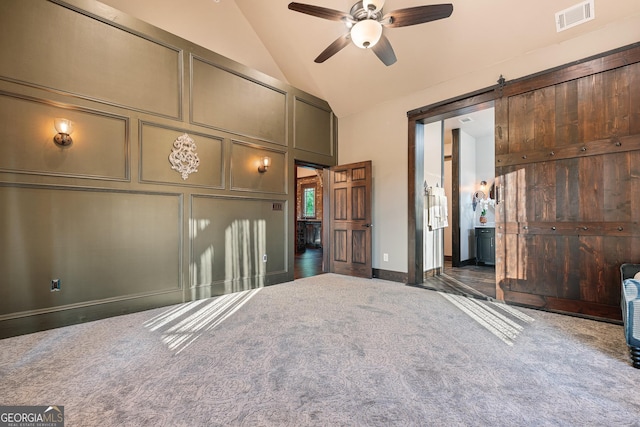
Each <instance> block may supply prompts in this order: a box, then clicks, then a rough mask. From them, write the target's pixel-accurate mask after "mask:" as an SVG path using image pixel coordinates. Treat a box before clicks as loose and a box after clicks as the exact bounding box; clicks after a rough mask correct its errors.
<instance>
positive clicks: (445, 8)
mask: <svg viewBox="0 0 640 427" xmlns="http://www.w3.org/2000/svg"><path fill="white" fill-rule="evenodd" d="M383 6H384V0H360V1H358V2H357V3H356V4H354V5H353V6H352V7H351V10H350V11H349V13H346V12H340V11H338V10H334V9H328V8H326V7H320V6H313V5H310V4H304V3H296V2H292V3H289V9H291V10H293V11H296V12H300V13H306V14H307V15H312V16H317V17H318V18H323V19H329V20H332V21H342V22H343V23H344V24H345V25H346V27H347V29H348V30H349V31H348V32H347V33H346V34H344V35H342V36H340V37H339V38H338V39H337V40H336V41H334V42H333V43H331V44H330V45H329V46H328V47H327V48H326V49H325V50H323V51H322V53H320V55H318V57H317V58H316V59H315V62H317V63H321V62H324V61H326V60H327V59H329V58H331V57H332V56H333V55H335V54H336V53H338V52H339V51H340V50H342V49H343V48H345V47H346V46H347V45H348V44H349V42H350V41H351V42H353V44H355V45H356V46H358V47H360V48H363V49H371V50H373V52H374V53H375V54H376V56H377V57H378V58H379V59H380V60H381V61H382V62H383V63H384V64H385V65H387V66H389V65H391V64H394V63H395V62H396V54H395V52H394V51H393V48H392V47H391V43H389V39H387V37H385V35H384V34H382V29H383V27H386V28H395V27H407V26H409V25H417V24H422V23H425V22H430V21H435V20H437V19H443V18H448V17H449V16H451V13H453V5H452V4H450V3H448V4H434V5H428V6H417V7H409V8H406V9H398V10H394V11H392V12H389V13H386V14H383V12H382V7H383Z"/></svg>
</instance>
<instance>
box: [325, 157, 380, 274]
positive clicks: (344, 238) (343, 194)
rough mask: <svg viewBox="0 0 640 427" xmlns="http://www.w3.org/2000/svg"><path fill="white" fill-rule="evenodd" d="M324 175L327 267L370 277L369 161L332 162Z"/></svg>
mask: <svg viewBox="0 0 640 427" xmlns="http://www.w3.org/2000/svg"><path fill="white" fill-rule="evenodd" d="M328 176H329V179H328V180H327V181H328V185H329V188H328V191H329V198H330V214H329V242H330V244H329V246H330V248H329V252H328V257H329V271H330V272H332V273H339V274H345V275H349V276H359V277H366V278H371V277H372V275H373V270H372V262H371V227H372V226H373V224H372V223H371V161H366V162H360V163H351V164H348V165H341V166H334V167H332V168H331V169H330V170H329V175H328ZM325 185H327V183H326V182H325Z"/></svg>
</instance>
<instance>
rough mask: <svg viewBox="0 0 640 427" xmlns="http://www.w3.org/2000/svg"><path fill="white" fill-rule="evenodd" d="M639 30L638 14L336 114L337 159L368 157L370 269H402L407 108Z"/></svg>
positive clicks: (579, 55)
mask: <svg viewBox="0 0 640 427" xmlns="http://www.w3.org/2000/svg"><path fill="white" fill-rule="evenodd" d="M639 28H640V16H634V17H629V18H627V19H625V20H623V21H620V22H618V23H616V25H610V26H606V27H604V28H600V29H598V30H596V31H593V32H591V33H588V34H584V35H581V36H579V37H576V38H573V39H570V40H567V41H565V42H563V43H558V44H554V45H551V46H548V47H545V48H542V49H537V50H534V51H530V52H527V53H526V54H524V55H521V56H517V57H514V58H512V59H511V60H508V61H504V62H500V63H497V64H495V65H493V66H490V67H487V68H484V69H474V70H469V73H468V74H466V75H464V76H462V77H459V78H454V79H451V80H447V81H442V82H440V83H439V84H435V85H434V86H432V87H430V88H428V89H425V90H423V91H420V92H414V93H410V94H405V95H404V96H403V95H401V94H399V95H398V98H396V99H394V100H392V101H390V102H386V103H383V104H378V105H374V106H371V108H369V109H367V110H366V111H362V112H360V113H357V114H353V115H350V116H345V117H341V118H340V120H339V138H338V160H339V162H340V163H350V162H355V161H360V160H366V159H367V158H370V159H371V160H373V167H374V170H373V174H374V183H375V185H374V189H373V191H374V196H373V202H374V205H373V216H374V221H376V226H375V227H374V234H373V252H374V258H373V267H374V268H380V269H389V270H394V271H400V272H408V265H407V244H408V240H407V222H408V207H407V203H408V197H407V196H408V195H407V182H408V177H407V171H408V166H407V159H408V156H407V151H408V148H407V141H408V132H407V129H408V125H407V123H408V120H407V112H408V111H411V110H413V109H416V108H419V107H422V106H425V105H430V104H433V103H436V102H440V101H442V100H445V99H450V98H453V97H456V96H460V95H463V94H466V93H470V92H472V91H475V90H478V89H481V88H485V87H488V86H491V85H494V84H495V83H496V81H497V80H498V78H499V76H500V75H501V74H502V75H504V76H505V78H506V79H507V80H511V79H515V78H519V77H523V76H526V75H529V74H533V73H536V72H540V71H544V70H547V69H550V68H553V67H556V66H559V65H562V64H567V63H569V62H572V61H575V60H579V59H583V58H586V57H589V56H592V55H596V54H599V53H602V52H605V51H608V50H611V49H615V48H618V47H621V46H625V45H628V44H631V43H635V42H637V41H638V35H639V30H638V29H639ZM398 60H402V59H401V58H399V59H398ZM384 84H393V82H385V83H384ZM382 251H384V252H388V253H389V254H390V259H389V262H388V263H383V262H382V259H381V258H382V256H381V253H382Z"/></svg>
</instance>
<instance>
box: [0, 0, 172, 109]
mask: <svg viewBox="0 0 640 427" xmlns="http://www.w3.org/2000/svg"><path fill="white" fill-rule="evenodd" d="M34 9H36V10H35V11H34ZM26 17H28V18H26ZM51 22H64V23H65V25H66V26H71V27H73V28H74V31H73V32H71V31H60V30H59V29H60V28H59V27H58V26H56V25H51ZM0 25H2V26H4V27H6V28H9V31H13V32H15V33H16V34H29V33H37V34H40V35H41V38H42V40H43V43H39V44H33V43H31V44H30V43H29V42H30V39H29V38H27V37H15V38H14V37H12V38H11V39H8V38H7V39H4V40H0V51H2V52H3V55H2V58H0V79H2V80H5V81H9V82H13V83H18V84H22V85H26V86H31V87H35V88H39V89H44V90H47V91H52V92H55V93H60V94H64V95H69V96H72V97H76V98H81V99H86V100H89V101H94V102H99V103H103V104H107V105H111V106H115V107H120V108H128V109H131V110H135V111H141V112H145V113H148V114H152V115H157V116H161V117H168V118H173V119H181V118H182V103H181V99H182V92H183V90H182V78H181V76H182V74H183V68H184V67H183V61H182V50H181V49H178V48H176V47H173V46H170V45H169V44H167V43H164V42H162V41H160V40H157V39H154V38H152V37H150V36H146V35H143V34H141V33H139V32H136V31H133V30H131V29H128V28H125V27H123V26H120V25H117V24H115V23H114V22H113V21H109V20H108V19H105V18H103V17H100V16H98V15H96V14H92V13H90V12H88V11H84V10H82V9H80V8H77V7H75V6H73V5H71V4H69V3H67V2H64V1H59V0H49V1H47V2H33V1H30V2H24V1H20V0H5V1H3V2H0ZM12 28H14V29H13V30H11V29H12ZM78 32H80V33H82V34H84V35H85V37H75V36H74V34H76V33H78ZM96 50H97V51H99V52H100V55H99V56H96V55H91V52H94V51H96ZM27 51H28V52H30V54H29V55H24V54H23V52H27ZM60 52H73V55H67V58H69V60H67V61H64V60H60V57H59V53H60ZM72 58H76V59H72ZM169 63H173V67H167V64H169ZM148 70H154V72H153V73H152V74H150V73H149V72H148ZM70 77H71V78H70ZM140 88H142V89H143V90H144V91H145V93H146V96H144V97H140V96H137V95H136V94H137V93H138V90H140Z"/></svg>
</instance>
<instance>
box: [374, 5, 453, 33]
mask: <svg viewBox="0 0 640 427" xmlns="http://www.w3.org/2000/svg"><path fill="white" fill-rule="evenodd" d="M452 13H453V5H452V4H451V3H447V4H432V5H428V6H417V7H409V8H407V9H399V10H394V11H393V12H389V13H387V14H386V15H384V16H383V17H382V21H380V22H381V23H382V25H384V26H385V27H389V28H394V27H407V26H409V25H416V24H422V23H425V22H430V21H435V20H437V19H443V18H448V17H450V16H451V14H452Z"/></svg>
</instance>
